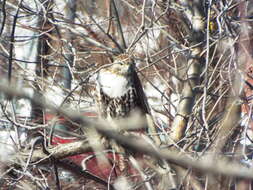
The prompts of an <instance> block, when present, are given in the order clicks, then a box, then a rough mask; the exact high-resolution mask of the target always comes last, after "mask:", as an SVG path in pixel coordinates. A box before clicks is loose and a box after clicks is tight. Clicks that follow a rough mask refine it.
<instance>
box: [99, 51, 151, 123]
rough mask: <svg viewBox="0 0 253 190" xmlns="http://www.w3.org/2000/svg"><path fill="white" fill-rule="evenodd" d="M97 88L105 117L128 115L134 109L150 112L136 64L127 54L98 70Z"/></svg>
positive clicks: (101, 109) (113, 117)
mask: <svg viewBox="0 0 253 190" xmlns="http://www.w3.org/2000/svg"><path fill="white" fill-rule="evenodd" d="M96 90H97V104H98V109H99V112H100V115H101V117H103V118H105V119H117V118H122V117H127V116H129V114H130V113H131V112H132V111H134V110H139V111H141V112H142V113H149V109H148V105H147V102H146V97H145V94H144V92H143V89H142V86H141V83H140V80H139V78H138V76H137V73H136V71H135V65H134V63H133V61H132V60H131V59H129V58H128V57H126V56H120V57H118V58H117V59H116V60H115V61H114V62H113V64H112V65H110V66H108V67H105V68H103V69H101V70H100V71H99V72H98V75H97V89H96Z"/></svg>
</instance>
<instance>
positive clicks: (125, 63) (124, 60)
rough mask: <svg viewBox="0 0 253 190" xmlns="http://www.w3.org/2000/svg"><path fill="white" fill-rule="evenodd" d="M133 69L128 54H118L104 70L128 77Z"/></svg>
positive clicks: (132, 63)
mask: <svg viewBox="0 0 253 190" xmlns="http://www.w3.org/2000/svg"><path fill="white" fill-rule="evenodd" d="M133 69H134V62H133V61H132V60H131V58H129V56H128V55H125V54H123V55H120V56H118V57H116V59H115V61H114V62H113V64H112V65H110V66H109V67H106V68H105V69H104V70H105V71H107V72H110V73H112V74H115V75H118V76H122V77H128V76H129V75H131V74H132V72H133Z"/></svg>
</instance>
